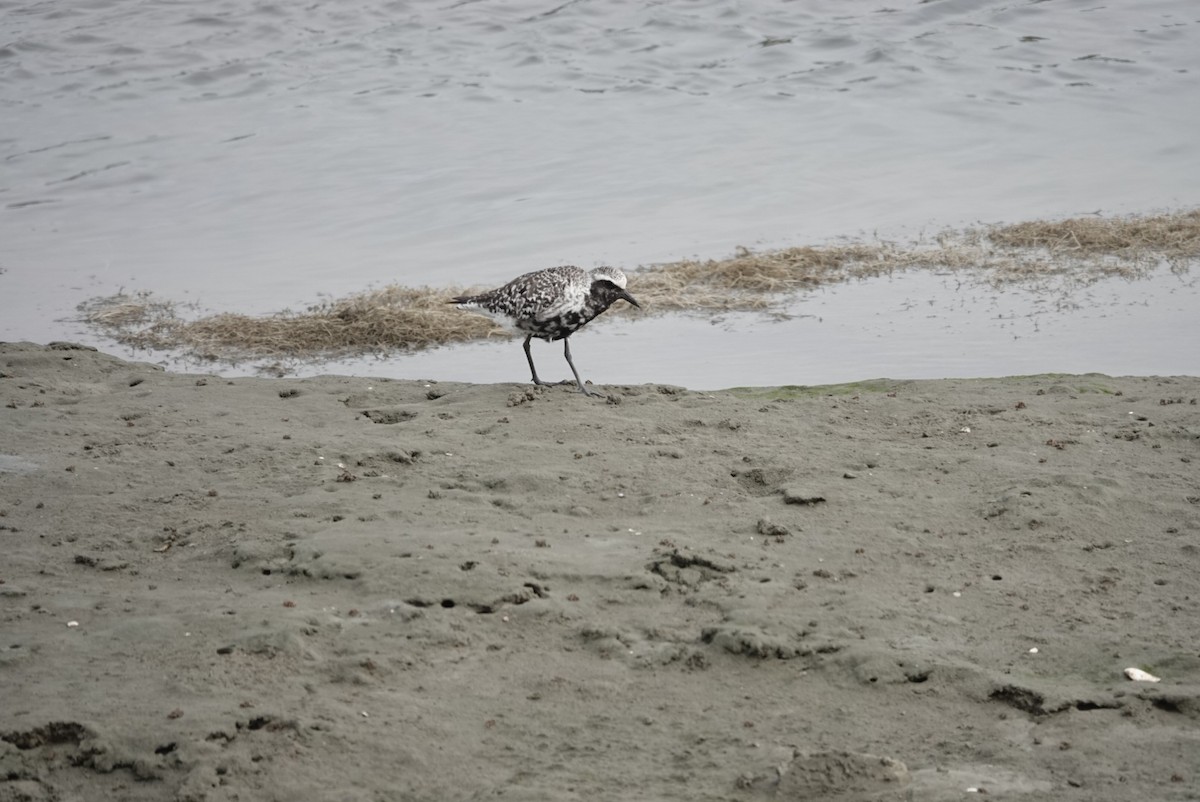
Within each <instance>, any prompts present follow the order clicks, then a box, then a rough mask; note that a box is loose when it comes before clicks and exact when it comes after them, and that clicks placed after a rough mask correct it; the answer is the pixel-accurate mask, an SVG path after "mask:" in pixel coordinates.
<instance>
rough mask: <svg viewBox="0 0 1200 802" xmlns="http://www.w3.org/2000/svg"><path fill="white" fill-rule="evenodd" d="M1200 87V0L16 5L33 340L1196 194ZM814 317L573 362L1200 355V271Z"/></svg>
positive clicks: (946, 282) (455, 364) (643, 326)
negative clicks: (142, 309)
mask: <svg viewBox="0 0 1200 802" xmlns="http://www.w3.org/2000/svg"><path fill="white" fill-rule="evenodd" d="M1198 74H1200V5H1198V4H1197V3H1195V2H1194V0H1123V1H1122V2H1108V3H1104V2H1097V0H1087V1H1078V2H1077V1H1075V0H1042V1H1041V2H1038V1H1037V0H1034V1H1032V2H1031V1H1030V0H1024V1H1022V2H1003V1H1001V0H972V1H967V0H932V1H927V2H915V1H914V0H904V2H894V3H892V4H891V5H885V4H884V3H882V2H874V1H873V2H861V1H860V0H823V1H813V0H805V1H803V2H801V1H800V0H796V1H795V2H769V1H768V0H747V1H746V2H734V1H733V0H720V1H718V0H713V1H712V2H704V1H701V0H697V1H696V2H683V0H676V1H674V2H653V1H652V0H631V1H630V2H616V1H615V0H574V1H573V2H572V1H570V0H568V2H561V0H550V2H505V3H501V2H486V1H485V0H476V1H474V2H472V1H471V0H454V1H449V2H408V3H405V2H390V3H384V2H355V3H350V2H330V3H312V4H303V5H301V4H290V3H288V4H285V3H279V4H272V3H254V2H248V1H246V0H238V1H237V2H234V0H226V2H212V1H211V0H206V1H205V2H188V1H187V0H174V1H173V2H166V1H165V0H88V1H86V2H67V1H66V0H47V1H46V2H12V1H11V0H0V268H3V269H5V271H6V272H4V273H3V274H0V340H21V339H29V340H35V341H47V340H52V339H73V340H77V341H83V342H88V343H92V344H95V345H98V346H101V347H102V348H104V349H105V350H108V351H111V352H115V353H127V352H125V351H124V350H123V349H121V348H120V347H118V346H115V345H114V344H112V343H110V342H108V341H106V340H105V339H104V338H102V337H100V336H99V335H98V334H96V333H95V332H92V331H89V330H87V329H85V328H84V327H82V325H81V324H79V323H78V322H77V321H76V320H75V316H76V312H75V307H76V305H77V304H78V303H80V302H81V301H84V300H86V299H88V298H91V297H94V296H100V295H108V294H111V293H113V292H116V291H117V290H119V289H124V290H125V291H138V290H149V291H152V292H154V293H155V294H157V295H159V296H161V297H165V298H170V299H174V300H177V301H184V302H195V303H197V304H199V306H200V307H201V308H203V309H205V310H208V311H237V312H246V313H255V314H258V313H269V312H274V311H278V310H280V309H284V308H301V307H304V306H306V305H307V304H309V303H312V302H314V301H317V300H319V299H320V298H321V297H324V296H335V297H336V296H342V295H346V294H348V293H352V292H357V291H359V290H363V289H366V288H369V287H377V286H382V285H384V284H388V283H392V282H399V283H402V284H410V285H417V284H430V285H444V284H472V285H474V284H499V283H502V282H503V281H506V280H508V279H509V278H511V277H513V276H515V275H517V274H518V273H522V272H525V271H527V270H530V269H535V268H539V267H546V266H550V265H554V264H562V263H572V264H579V265H582V266H586V267H591V266H595V265H598V264H615V265H618V266H621V267H625V268H631V267H635V266H637V265H639V264H648V263H654V262H661V261H668V260H673V259H678V258H684V257H691V256H700V257H705V258H708V257H722V256H726V255H729V254H730V253H731V252H732V251H733V250H734V249H735V248H736V247H737V246H748V247H754V248H765V247H778V246H786V245H797V244H821V243H825V242H830V241H834V240H836V239H838V238H840V237H854V238H870V237H873V236H875V235H877V234H878V235H880V236H884V237H888V238H900V239H903V238H906V237H915V236H918V235H920V234H922V233H928V232H931V231H936V230H939V229H941V228H943V227H957V226H963V225H968V224H972V223H975V222H984V223H1001V222H1016V221H1020V220H1028V219H1038V218H1047V217H1063V216H1075V215H1082V214H1090V213H1093V212H1101V213H1104V214H1125V213H1151V212H1156V211H1162V210H1167V209H1176V208H1180V207H1191V206H1195V205H1197V204H1200V136H1198V135H1197V131H1200V88H1198V86H1197V75H1198ZM1193 272H1194V271H1193ZM789 311H790V312H791V313H792V317H791V319H789V320H787V321H783V322H775V321H771V320H767V319H764V318H762V317H758V316H753V315H738V316H728V317H726V318H724V319H721V320H718V321H715V322H714V321H710V320H709V319H706V318H696V317H686V316H683V317H678V316H676V317H655V318H649V319H645V320H633V319H630V320H628V321H626V320H620V321H615V322H610V323H607V324H604V325H599V324H597V325H594V326H593V327H589V330H588V331H586V332H584V333H583V334H581V335H580V336H579V337H577V338H575V344H574V348H573V351H574V353H575V356H576V362H577V364H579V365H580V367H581V370H582V372H583V373H584V375H585V376H586V377H588V378H592V379H594V380H596V381H598V382H635V381H662V382H668V383H675V384H684V385H687V386H692V387H701V388H712V387H721V386H728V385H735V384H781V383H819V382H825V381H841V380H850V379H855V378H865V377H870V376H879V375H887V376H893V377H897V378H910V377H911V378H920V377H933V376H951V375H953V376H970V375H1000V374H1007V373H1030V372H1041V371H1085V370H1097V371H1103V372H1108V373H1134V374H1143V375H1145V374H1151V373H1193V374H1194V373H1197V372H1200V364H1198V363H1200V357H1197V353H1198V352H1200V349H1198V348H1196V347H1195V344H1196V343H1200V289H1198V287H1197V282H1196V279H1195V276H1194V275H1184V276H1178V275H1176V274H1173V273H1171V272H1170V271H1167V270H1165V269H1163V270H1160V271H1159V272H1158V273H1156V274H1155V276H1154V277H1153V278H1151V279H1149V280H1145V281H1139V282H1132V283H1130V282H1125V281H1122V280H1108V281H1105V282H1102V283H1101V284H1100V285H1095V286H1094V287H1093V288H1091V289H1090V290H1088V291H1087V292H1085V293H1082V294H1080V295H1078V296H1077V297H1074V298H1073V299H1071V300H1070V301H1068V302H1065V303H1064V302H1063V301H1062V300H1061V299H1059V298H1054V299H1052V300H1049V299H1047V298H1046V297H1045V296H1044V295H1039V294H1037V293H1032V292H1024V291H1021V290H1009V291H1005V292H990V291H987V292H985V291H984V290H982V289H981V288H979V287H968V288H964V287H962V286H960V285H959V284H958V282H957V281H955V280H950V279H948V278H946V277H939V276H936V275H913V276H900V277H892V278H890V279H880V280H876V281H870V282H855V283H851V284H846V285H842V286H840V287H837V288H832V289H828V290H824V291H821V292H818V293H814V294H806V295H802V296H799V297H798V298H797V299H796V301H795V303H794V304H792V306H791V308H790V309H789ZM536 345H542V344H540V343H539V344H536ZM536 355H537V358H538V359H539V363H543V361H544V360H545V364H547V365H548V366H549V365H553V364H554V362H550V361H549V360H554V361H555V362H557V363H558V365H557V368H558V369H561V370H563V371H565V365H562V364H561V362H562V360H561V356H560V355H559V349H558V347H557V346H545V345H542V347H541V348H539V349H538V351H537V352H536ZM136 356H139V357H140V358H151V359H160V358H162V355H154V354H151V355H146V354H140V355H136ZM166 362H167V364H169V365H171V366H183V367H187V365H186V364H183V363H180V362H179V361H177V360H170V359H168V360H166ZM251 367H252V366H239V367H237V368H233V369H231V370H230V371H229V372H231V373H237V372H239V371H243V372H244V371H247V370H250V369H251ZM342 370H355V371H356V372H357V371H360V370H361V371H366V372H369V373H370V374H372V375H388V376H398V377H418V376H420V377H429V378H445V379H471V380H477V381H500V380H513V381H520V380H524V379H525V378H526V376H525V373H526V369H525V366H524V358H523V355H522V354H521V353H520V348H519V345H518V344H517V343H514V342H512V341H506V342H493V343H484V344H477V345H467V346H457V347H452V348H439V349H435V350H433V351H429V352H424V353H420V354H416V355H412V356H405V355H399V354H397V355H392V356H391V358H389V359H387V360H373V359H369V360H358V361H350V362H342V363H336V364H332V365H324V366H320V367H318V368H306V369H304V371H303V372H313V371H317V372H333V371H342ZM544 372H545V373H547V374H550V375H553V374H551V373H550V370H549V369H546V370H545V371H544Z"/></svg>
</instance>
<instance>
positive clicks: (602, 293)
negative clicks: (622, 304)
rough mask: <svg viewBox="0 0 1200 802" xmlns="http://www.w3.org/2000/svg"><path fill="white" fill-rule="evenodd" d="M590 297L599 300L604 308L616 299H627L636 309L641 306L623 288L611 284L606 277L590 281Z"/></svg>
mask: <svg viewBox="0 0 1200 802" xmlns="http://www.w3.org/2000/svg"><path fill="white" fill-rule="evenodd" d="M592 298H594V299H596V300H597V301H599V302H600V303H601V304H602V305H603V306H604V308H605V309H607V308H608V307H610V306H612V305H613V304H614V303H616V302H617V301H629V303H631V304H633V305H634V306H636V307H637V308H638V309H641V308H642V305H641V304H639V303H638V302H637V301H636V300H635V299H634V297H633V296H632V295H630V294H629V293H628V292H626V291H625V290H624V289H623V288H621V287H618V286H617V285H616V284H613V283H612V282H611V281H609V280H608V279H600V280H598V281H594V282H592Z"/></svg>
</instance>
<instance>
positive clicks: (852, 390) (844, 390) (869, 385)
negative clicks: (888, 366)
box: [722, 379, 908, 401]
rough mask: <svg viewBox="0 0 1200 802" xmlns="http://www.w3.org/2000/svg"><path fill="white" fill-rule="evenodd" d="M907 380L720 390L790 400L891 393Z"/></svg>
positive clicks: (738, 395) (740, 394) (753, 396)
mask: <svg viewBox="0 0 1200 802" xmlns="http://www.w3.org/2000/svg"><path fill="white" fill-rule="evenodd" d="M905 384H908V382H907V381H899V380H895V379H865V380H863V381H857V382H846V383H845V384H816V385H807V384H784V385H780V386H779V387H729V388H727V389H725V390H723V391H722V392H726V393H729V394H731V395H734V396H737V397H738V398H755V399H759V400H763V401H791V400H794V399H798V398H821V397H823V396H831V395H857V394H858V393H891V392H895V391H896V389H897V388H898V387H901V386H903V385H905Z"/></svg>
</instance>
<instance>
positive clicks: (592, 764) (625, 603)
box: [0, 343, 1200, 800]
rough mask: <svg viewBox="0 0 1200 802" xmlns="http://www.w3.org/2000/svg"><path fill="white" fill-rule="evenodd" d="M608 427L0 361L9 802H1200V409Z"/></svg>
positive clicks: (1013, 404) (79, 357)
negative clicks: (492, 801) (997, 800)
mask: <svg viewBox="0 0 1200 802" xmlns="http://www.w3.org/2000/svg"><path fill="white" fill-rule="evenodd" d="M596 389H598V390H602V391H604V392H606V393H608V394H609V399H608V402H607V403H606V402H605V401H603V400H596V399H588V398H584V397H582V396H580V395H579V394H578V393H577V392H574V391H573V389H572V388H569V387H551V388H544V387H543V388H534V387H531V386H526V385H520V384H506V385H469V384H456V383H439V382H432V381H424V382H423V381H391V380H376V379H370V378H362V377H343V376H326V377H319V378H313V379H288V380H271V379H258V378H254V379H250V378H247V379H234V380H228V379H223V378H219V377H216V376H204V375H185V374H174V373H167V372H164V371H162V370H160V369H158V368H156V367H155V366H152V365H147V364H142V363H134V362H126V361H122V360H119V359H116V358H114V357H110V356H107V355H105V354H102V353H99V352H96V351H92V350H88V349H80V348H72V347H70V346H69V345H66V344H51V345H50V346H42V345H34V344H30V343H8V344H2V345H0V401H2V402H3V404H4V406H2V407H0V542H2V543H3V554H4V555H5V559H4V561H3V566H2V567H0V580H2V584H0V621H3V627H2V631H3V641H2V642H0V683H2V684H3V687H4V688H5V697H6V699H5V702H4V704H3V705H0V799H34V800H41V799H47V800H49V799H64V800H66V799H93V798H117V799H178V800H230V799H280V800H283V799H289V800H306V799H313V800H317V799H329V798H338V799H353V800H357V799H362V800H368V799H370V800H375V799H405V800H408V799H414V800H416V799H429V800H434V799H481V798H485V797H487V798H491V797H495V796H498V795H499V796H505V797H507V798H512V799H529V800H536V799H589V800H594V799H688V800H697V799H700V800H706V799H714V800H715V799H772V798H775V799H800V798H814V797H821V798H831V799H847V800H849V799H854V800H860V799H861V800H866V799H905V798H920V799H960V798H962V795H963V794H964V793H965V792H966V789H968V788H977V789H983V790H986V791H987V792H988V793H990V794H1000V795H1002V796H1003V797H1004V798H1019V797H1022V796H1027V797H1028V798H1037V797H1040V798H1046V797H1048V796H1049V797H1053V798H1057V799H1068V800H1070V799H1080V800H1083V799H1127V798H1155V799H1187V798H1192V797H1191V796H1190V794H1192V793H1194V791H1193V789H1194V787H1195V784H1196V783H1197V782H1198V779H1197V778H1198V777H1200V766H1198V765H1197V759H1196V755H1197V754H1200V749H1198V747H1200V736H1197V734H1196V733H1197V730H1196V719H1197V716H1198V715H1200V701H1198V700H1200V652H1198V651H1197V648H1196V644H1195V638H1194V621H1195V620H1196V615H1197V605H1198V600H1200V579H1197V577H1198V576H1200V574H1198V572H1197V570H1196V568H1197V560H1198V559H1200V552H1198V550H1197V546H1196V535H1197V532H1198V531H1200V473H1198V472H1197V468H1196V460H1197V459H1198V458H1200V408H1198V407H1197V400H1196V399H1197V398H1200V379H1198V378H1195V377H1159V378H1128V377H1109V376H1102V375H1086V376H1032V377H1016V378H1002V379H986V380H961V381H959V380H945V381H919V382H906V381H893V380H878V381H873V382H863V383H861V384H859V385H850V386H838V387H825V388H808V387H780V388H750V389H740V390H729V391H723V392H717V393H697V392H690V391H687V390H685V389H682V388H677V387H669V386H655V385H645V386H630V387H599V388H596ZM72 623H73V625H72ZM1035 649H1036V651H1032V650H1035ZM1129 666H1138V667H1141V668H1144V669H1146V670H1150V671H1152V672H1153V673H1155V674H1157V675H1159V676H1161V677H1163V682H1161V683H1158V684H1153V685H1151V684H1142V683H1133V682H1130V681H1128V680H1126V679H1125V678H1124V676H1123V675H1122V671H1123V669H1124V668H1126V667H1129Z"/></svg>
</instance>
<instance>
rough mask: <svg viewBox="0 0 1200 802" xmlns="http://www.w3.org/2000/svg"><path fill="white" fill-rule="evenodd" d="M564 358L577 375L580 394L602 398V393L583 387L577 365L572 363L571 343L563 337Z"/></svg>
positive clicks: (576, 380) (576, 379)
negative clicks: (576, 368)
mask: <svg viewBox="0 0 1200 802" xmlns="http://www.w3.org/2000/svg"><path fill="white" fill-rule="evenodd" d="M563 356H565V357H566V358H567V364H568V365H570V366H571V372H572V373H574V374H575V383H576V384H578V385H579V392H581V393H583V394H584V395H590V396H594V397H596V398H599V397H600V396H601V394H600V393H593V392H592V391H591V390H589V389H588V388H586V387H584V386H583V382H582V381H581V380H580V378H579V371H577V370H575V363H574V362H572V361H571V343H570V340H569V338H567V337H563Z"/></svg>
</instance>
